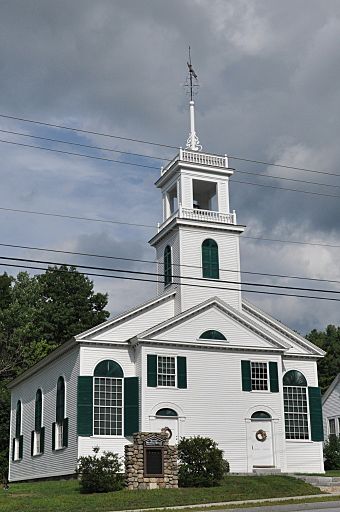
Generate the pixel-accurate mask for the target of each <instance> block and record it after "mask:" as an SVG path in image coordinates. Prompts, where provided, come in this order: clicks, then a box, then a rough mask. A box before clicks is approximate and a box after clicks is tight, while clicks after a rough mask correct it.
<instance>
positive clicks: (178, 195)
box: [149, 62, 245, 314]
mask: <svg viewBox="0 0 340 512" xmlns="http://www.w3.org/2000/svg"><path fill="white" fill-rule="evenodd" d="M188 67H189V76H190V86H191V99H190V102H189V113H190V116H189V117H190V131H189V138H188V140H187V145H186V149H182V148H180V150H179V153H178V154H177V155H176V156H175V158H174V159H173V160H172V161H171V162H170V163H169V164H168V165H167V166H166V167H164V168H162V169H161V176H160V178H159V179H158V180H157V181H156V183H155V185H156V186H157V187H158V188H159V189H160V190H161V193H162V199H163V222H162V223H161V224H159V226H158V232H157V233H156V235H155V236H153V238H152V239H151V240H150V241H149V243H150V244H151V246H153V247H154V248H155V249H156V259H157V262H158V274H159V277H158V293H159V294H161V293H164V291H165V290H169V291H170V290H176V299H175V304H176V314H178V313H180V312H182V311H185V310H187V309H189V308H191V307H193V306H195V305H197V304H199V303H201V302H203V301H205V300H207V299H209V298H211V297H213V296H218V297H219V298H220V299H222V300H224V301H225V302H227V303H228V304H230V305H231V306H233V307H234V308H236V309H241V286H240V285H239V284H237V283H240V280H241V276H240V254H239V236H240V234H241V233H242V232H243V231H244V229H245V227H244V226H241V225H238V224H237V222H236V213H235V211H232V212H230V206H229V177H230V176H232V174H233V170H232V169H230V168H229V164H228V157H227V156H226V155H225V156H219V155H213V154H210V153H203V152H202V151H201V150H202V146H201V145H200V143H199V140H198V137H197V134H196V131H195V110H194V108H195V105H194V101H193V99H192V91H193V83H192V81H193V79H195V78H196V79H197V76H196V74H195V72H194V70H193V69H192V65H191V62H190V63H188Z"/></svg>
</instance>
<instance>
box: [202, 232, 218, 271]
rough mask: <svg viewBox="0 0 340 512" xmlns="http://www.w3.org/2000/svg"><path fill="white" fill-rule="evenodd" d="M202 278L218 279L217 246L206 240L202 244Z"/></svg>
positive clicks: (213, 242) (212, 241) (209, 239)
mask: <svg viewBox="0 0 340 512" xmlns="http://www.w3.org/2000/svg"><path fill="white" fill-rule="evenodd" d="M202 270H203V277H206V278H210V279H219V277H220V276H219V263H218V245H217V243H216V242H215V240H212V239H211V238H207V239H206V240H204V242H203V244H202Z"/></svg>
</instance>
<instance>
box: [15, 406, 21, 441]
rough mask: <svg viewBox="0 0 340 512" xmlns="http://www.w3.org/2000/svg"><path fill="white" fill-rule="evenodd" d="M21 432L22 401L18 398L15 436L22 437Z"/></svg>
mask: <svg viewBox="0 0 340 512" xmlns="http://www.w3.org/2000/svg"><path fill="white" fill-rule="evenodd" d="M20 434H21V401H20V400H18V402H17V408H16V416H15V437H20Z"/></svg>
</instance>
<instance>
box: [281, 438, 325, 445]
mask: <svg viewBox="0 0 340 512" xmlns="http://www.w3.org/2000/svg"><path fill="white" fill-rule="evenodd" d="M285 441H286V443H292V444H296V443H303V444H312V443H319V442H320V443H322V441H311V440H310V439H285Z"/></svg>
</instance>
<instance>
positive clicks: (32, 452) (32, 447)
mask: <svg viewBox="0 0 340 512" xmlns="http://www.w3.org/2000/svg"><path fill="white" fill-rule="evenodd" d="M33 455H34V430H32V432H31V457H33Z"/></svg>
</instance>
